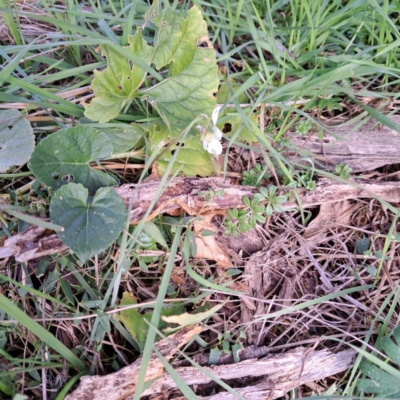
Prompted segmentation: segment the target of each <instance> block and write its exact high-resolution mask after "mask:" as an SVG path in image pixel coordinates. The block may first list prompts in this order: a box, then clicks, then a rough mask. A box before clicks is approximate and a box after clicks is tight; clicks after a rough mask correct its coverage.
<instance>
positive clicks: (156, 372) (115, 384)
mask: <svg viewBox="0 0 400 400" xmlns="http://www.w3.org/2000/svg"><path fill="white" fill-rule="evenodd" d="M200 332H201V327H199V326H192V327H187V328H183V329H181V330H180V331H178V332H177V333H175V334H174V335H172V336H169V337H168V339H163V340H160V341H159V342H158V343H157V344H156V345H155V346H156V347H157V349H158V351H159V352H160V353H161V354H162V356H163V357H164V358H165V359H166V360H167V361H169V360H171V358H173V357H175V356H176V355H177V354H178V352H179V348H180V347H182V346H183V345H185V344H186V343H188V342H189V341H190V340H191V339H193V338H194V337H195V336H196V335H197V334H199V333H200ZM141 363H142V359H141V358H139V359H137V360H136V361H135V362H134V363H132V364H131V365H128V366H127V367H125V368H122V369H120V370H119V371H117V372H114V373H112V374H109V375H106V376H84V377H82V378H81V382H80V384H79V386H78V387H77V388H76V389H75V390H74V391H73V392H72V393H71V394H69V395H68V396H66V397H65V400H104V399H112V400H123V399H126V398H127V397H128V396H130V395H132V394H134V393H135V389H136V384H137V381H138V376H139V371H140V367H141ZM163 372H164V366H163V364H162V362H161V361H160V359H159V358H158V357H157V355H156V354H155V353H153V354H152V356H151V359H150V362H149V366H148V369H147V374H146V379H145V382H148V381H151V380H153V379H157V378H159V377H160V376H161V375H162V374H163Z"/></svg>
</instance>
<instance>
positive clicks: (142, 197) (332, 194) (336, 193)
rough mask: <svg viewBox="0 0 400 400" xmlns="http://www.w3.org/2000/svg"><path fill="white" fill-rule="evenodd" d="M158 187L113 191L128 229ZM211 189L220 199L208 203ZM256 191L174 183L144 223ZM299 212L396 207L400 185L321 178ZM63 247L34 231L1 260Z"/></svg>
mask: <svg viewBox="0 0 400 400" xmlns="http://www.w3.org/2000/svg"><path fill="white" fill-rule="evenodd" d="M159 184H160V182H159V181H158V180H154V181H151V182H146V183H140V184H131V185H122V186H120V187H118V188H116V189H115V190H116V191H117V193H119V194H120V196H121V197H122V199H123V201H124V203H125V204H126V205H127V206H128V204H129V203H130V202H131V201H132V200H133V207H132V211H131V215H130V220H131V223H132V224H135V223H138V222H139V221H140V220H141V218H143V216H144V215H145V214H146V212H147V210H148V209H149V207H150V205H151V203H152V201H153V199H154V198H155V196H156V193H157V191H158V186H159ZM210 189H211V190H213V191H214V192H218V191H220V190H221V189H222V190H223V194H222V195H221V196H213V197H211V198H207V196H206V194H207V193H208V192H209V191H210ZM257 191H258V189H257V188H255V187H250V186H241V185H232V184H231V183H230V181H229V180H228V179H224V178H189V177H178V178H175V179H174V180H173V181H172V182H171V183H170V184H169V185H168V186H167V187H166V188H164V190H163V191H162V193H161V195H160V196H159V197H158V199H157V201H156V203H155V206H154V211H153V212H152V213H151V214H150V215H149V217H148V218H147V219H148V220H150V219H152V218H154V217H155V216H157V215H159V214H164V213H168V214H171V215H180V214H181V213H182V211H183V210H184V211H186V212H187V213H188V214H189V215H201V214H206V213H217V212H224V211H226V210H228V209H232V208H235V207H236V208H243V207H244V205H243V202H242V198H243V196H248V197H250V198H251V197H252V196H253V195H254V194H255V193H256V192H257ZM298 193H299V198H300V200H301V207H302V208H310V207H314V206H317V205H319V204H326V203H336V202H338V201H343V200H349V199H353V200H354V199H359V198H377V199H383V200H385V201H387V202H389V203H400V182H381V181H373V180H354V181H352V182H350V183H349V184H342V183H338V182H334V181H330V180H327V179H321V180H320V181H319V182H318V184H317V187H316V189H315V190H313V191H306V190H305V189H300V190H299V191H298ZM296 208H299V205H298V204H297V203H296V202H295V201H291V202H287V203H284V204H283V209H284V210H293V209H296ZM66 248H67V247H66V246H65V245H64V244H63V243H62V242H61V240H60V239H58V236H57V235H56V234H55V233H54V232H53V231H50V230H45V229H43V228H40V227H36V226H32V227H30V228H28V229H27V230H26V231H24V232H22V233H20V234H17V235H15V236H13V237H11V238H9V239H7V240H6V241H5V242H4V245H3V247H1V248H0V258H6V257H11V256H14V257H15V259H16V261H18V262H23V261H28V260H31V259H34V258H38V257H41V256H44V255H47V254H53V253H59V252H61V251H63V250H65V249H66Z"/></svg>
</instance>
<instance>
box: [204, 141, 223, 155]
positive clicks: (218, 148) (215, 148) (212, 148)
mask: <svg viewBox="0 0 400 400" xmlns="http://www.w3.org/2000/svg"><path fill="white" fill-rule="evenodd" d="M207 151H208V152H209V153H210V154H215V155H216V156H219V155H220V154H221V153H222V144H221V143H220V141H219V140H215V139H213V140H211V142H210V143H209V144H208V147H207Z"/></svg>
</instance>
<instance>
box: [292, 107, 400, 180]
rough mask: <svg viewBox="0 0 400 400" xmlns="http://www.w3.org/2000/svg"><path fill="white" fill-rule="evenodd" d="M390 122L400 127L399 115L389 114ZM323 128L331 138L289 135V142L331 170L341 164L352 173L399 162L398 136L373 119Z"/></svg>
mask: <svg viewBox="0 0 400 400" xmlns="http://www.w3.org/2000/svg"><path fill="white" fill-rule="evenodd" d="M390 119H391V120H392V121H394V122H396V123H398V124H400V116H398V115H392V116H390ZM327 128H329V129H330V130H331V132H332V133H333V135H330V134H326V135H324V137H323V138H322V139H320V138H319V137H318V135H317V134H311V135H304V136H298V135H295V134H294V133H292V134H290V143H291V145H292V146H294V147H297V149H302V153H303V154H307V153H310V155H311V157H312V159H313V160H314V161H315V162H317V164H318V163H319V164H320V166H321V167H325V168H327V169H331V170H332V169H334V168H335V166H336V165H338V164H341V163H344V164H347V165H348V166H349V167H351V168H352V171H353V172H363V171H371V170H373V169H376V168H379V167H382V166H384V165H390V164H399V163H400V134H399V133H398V132H396V131H395V130H393V129H390V128H388V127H387V126H382V125H380V124H378V123H377V122H376V120H374V119H371V120H370V121H369V122H367V123H366V124H365V125H363V126H361V127H360V126H359V122H357V123H356V124H353V125H349V124H342V125H340V126H335V127H329V126H327ZM296 153H297V151H296ZM290 155H292V156H293V155H294V153H293V152H289V154H288V156H289V158H290Z"/></svg>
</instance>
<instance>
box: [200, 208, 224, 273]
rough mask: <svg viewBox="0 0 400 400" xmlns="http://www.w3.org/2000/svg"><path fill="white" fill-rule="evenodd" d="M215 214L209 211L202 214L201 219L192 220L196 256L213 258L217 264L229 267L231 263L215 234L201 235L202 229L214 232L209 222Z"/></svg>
mask: <svg viewBox="0 0 400 400" xmlns="http://www.w3.org/2000/svg"><path fill="white" fill-rule="evenodd" d="M214 215H216V214H215V213H212V214H211V213H210V214H206V215H203V216H202V220H201V221H199V220H196V221H195V222H194V224H193V225H194V234H195V235H196V246H197V253H196V257H197V258H204V259H206V260H214V261H215V262H216V263H217V265H218V266H220V267H226V268H231V267H232V263H231V262H230V260H229V257H228V255H227V253H226V252H225V250H223V249H222V248H221V247H220V246H219V245H218V243H217V241H216V240H215V235H212V236H202V234H201V233H202V231H212V232H215V233H216V231H217V230H216V228H215V227H214V225H213V224H212V223H211V219H212V218H213V217H214Z"/></svg>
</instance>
